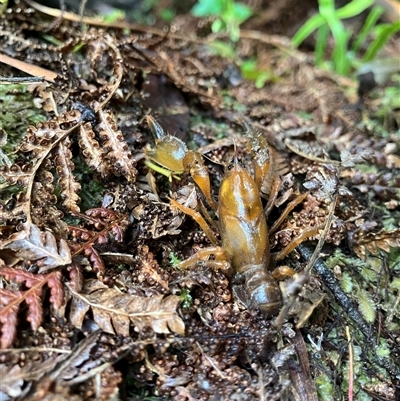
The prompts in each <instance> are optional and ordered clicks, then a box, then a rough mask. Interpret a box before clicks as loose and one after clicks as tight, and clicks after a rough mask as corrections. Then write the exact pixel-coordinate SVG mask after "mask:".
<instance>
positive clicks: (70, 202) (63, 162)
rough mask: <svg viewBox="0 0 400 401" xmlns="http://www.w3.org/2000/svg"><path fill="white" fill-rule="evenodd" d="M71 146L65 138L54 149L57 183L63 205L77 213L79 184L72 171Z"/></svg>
mask: <svg viewBox="0 0 400 401" xmlns="http://www.w3.org/2000/svg"><path fill="white" fill-rule="evenodd" d="M70 147H71V140H70V139H69V138H65V139H64V140H63V141H61V142H60V143H59V145H58V146H57V148H56V149H55V160H54V164H55V166H56V171H57V174H58V184H59V185H60V187H61V194H60V195H61V198H62V199H63V202H62V204H63V206H64V207H65V208H66V209H67V210H68V211H69V212H72V213H79V212H80V209H79V206H78V203H79V202H80V198H79V196H78V192H79V191H80V189H81V185H80V184H79V183H78V182H77V181H76V179H75V177H74V175H73V174H72V172H73V171H74V168H75V166H74V163H73V161H72V153H71V151H70V150H69V148H70Z"/></svg>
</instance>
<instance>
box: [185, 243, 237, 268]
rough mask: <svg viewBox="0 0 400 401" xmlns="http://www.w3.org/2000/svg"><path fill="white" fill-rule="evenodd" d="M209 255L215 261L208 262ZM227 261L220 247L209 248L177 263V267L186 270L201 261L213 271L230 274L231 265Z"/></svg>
mask: <svg viewBox="0 0 400 401" xmlns="http://www.w3.org/2000/svg"><path fill="white" fill-rule="evenodd" d="M211 255H214V257H215V260H208V258H209V257H210V256H211ZM227 259H228V257H227V255H226V253H225V251H224V250H223V248H221V247H220V246H210V247H208V248H203V249H200V250H198V251H197V252H196V253H195V254H194V255H192V256H190V257H189V258H187V259H185V260H183V261H182V262H180V263H178V264H177V267H178V268H180V269H188V268H190V267H191V266H194V265H196V264H197V263H199V262H201V261H205V264H206V265H207V266H209V267H211V268H213V269H219V270H222V271H224V272H226V273H231V271H232V269H231V265H230V263H229V262H228V260H227Z"/></svg>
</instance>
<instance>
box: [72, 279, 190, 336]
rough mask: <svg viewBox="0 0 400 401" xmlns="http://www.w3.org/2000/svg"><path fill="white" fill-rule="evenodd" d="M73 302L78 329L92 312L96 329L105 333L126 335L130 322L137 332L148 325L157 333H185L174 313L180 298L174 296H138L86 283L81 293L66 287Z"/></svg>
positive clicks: (102, 285) (95, 281) (94, 282)
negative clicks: (87, 314) (90, 311)
mask: <svg viewBox="0 0 400 401" xmlns="http://www.w3.org/2000/svg"><path fill="white" fill-rule="evenodd" d="M69 289H70V291H71V293H72V295H73V301H72V304H71V315H70V318H71V322H72V323H73V324H74V326H76V327H78V328H81V326H82V322H83V319H84V317H85V315H86V313H87V312H88V311H89V310H90V309H91V310H92V313H93V318H94V320H95V322H96V323H97V324H98V325H99V327H100V328H101V329H102V330H104V331H106V332H108V333H112V334H115V333H118V334H120V335H123V336H129V326H130V323H131V322H132V323H133V324H134V325H135V326H136V327H137V328H138V329H139V331H140V330H141V329H142V328H143V327H145V326H150V327H152V329H153V330H154V331H155V332H156V333H169V332H171V331H172V332H175V333H177V334H184V331H185V325H184V323H183V321H182V319H181V318H180V317H179V315H178V314H177V312H176V308H177V306H178V303H179V302H180V299H179V297H178V296H176V295H170V296H168V297H166V298H164V296H163V295H157V296H153V297H147V298H146V297H138V296H132V295H130V294H126V293H122V292H120V291H118V290H116V289H113V288H109V287H107V286H106V285H105V284H103V283H102V282H100V281H98V280H88V281H87V282H86V284H85V287H84V289H83V291H82V292H81V293H77V292H75V291H74V290H73V289H72V288H71V287H69Z"/></svg>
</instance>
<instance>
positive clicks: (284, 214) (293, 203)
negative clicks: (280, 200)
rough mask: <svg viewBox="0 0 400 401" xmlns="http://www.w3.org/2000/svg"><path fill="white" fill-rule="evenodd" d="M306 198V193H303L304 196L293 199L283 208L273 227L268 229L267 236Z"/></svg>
mask: <svg viewBox="0 0 400 401" xmlns="http://www.w3.org/2000/svg"><path fill="white" fill-rule="evenodd" d="M307 196H308V192H305V193H304V194H301V195H298V196H297V197H296V198H294V199H293V200H292V201H291V202H290V203H289V204H288V205H287V206H286V208H285V210H284V211H283V212H282V214H281V215H280V216H279V218H278V220H276V221H275V223H274V224H273V226H272V227H271V228H270V229H269V234H270V235H272V234H273V233H274V232H275V231H276V230H277V229H278V227H279V226H280V225H281V224H282V223H283V221H284V220H285V219H286V217H287V216H288V215H289V213H290V212H291V211H292V210H293V209H294V208H295V207H296V206H297V205H299V204H300V203H301V202H303V200H304V199H306V198H307Z"/></svg>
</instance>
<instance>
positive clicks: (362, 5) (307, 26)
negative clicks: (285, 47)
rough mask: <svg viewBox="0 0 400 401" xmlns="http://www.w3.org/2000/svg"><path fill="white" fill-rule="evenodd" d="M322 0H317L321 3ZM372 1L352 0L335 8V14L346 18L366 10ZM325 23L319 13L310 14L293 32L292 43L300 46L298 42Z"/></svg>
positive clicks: (340, 17) (339, 17)
mask: <svg viewBox="0 0 400 401" xmlns="http://www.w3.org/2000/svg"><path fill="white" fill-rule="evenodd" d="M321 3H323V0H319V4H320V5H321ZM373 3H374V0H353V1H352V2H350V3H349V4H346V5H345V6H343V7H342V8H339V9H337V10H335V15H336V17H337V18H338V19H346V18H351V17H354V16H356V15H358V14H360V13H361V12H362V11H364V10H366V9H367V8H368V7H370V6H371V5H372V4H373ZM324 24H325V19H324V18H322V17H321V15H320V14H317V15H314V16H312V17H311V18H310V19H309V20H307V21H306V22H305V23H304V24H303V25H302V26H301V27H300V28H299V30H298V31H297V32H296V33H295V35H294V36H293V38H292V43H293V45H294V46H295V47H298V46H300V44H301V43H302V42H303V41H304V40H305V39H306V38H307V37H309V36H310V35H311V34H312V33H313V32H314V31H315V30H316V29H318V28H319V27H320V26H322V25H324Z"/></svg>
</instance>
